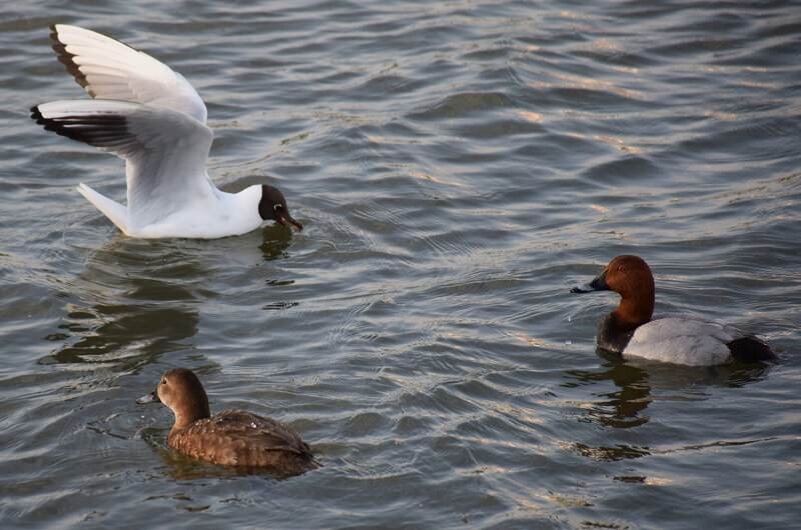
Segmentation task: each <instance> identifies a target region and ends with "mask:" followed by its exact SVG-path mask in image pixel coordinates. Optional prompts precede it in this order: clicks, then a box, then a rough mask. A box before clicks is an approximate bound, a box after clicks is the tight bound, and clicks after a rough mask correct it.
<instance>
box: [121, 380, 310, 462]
mask: <svg viewBox="0 0 801 530" xmlns="http://www.w3.org/2000/svg"><path fill="white" fill-rule="evenodd" d="M136 402H137V403H140V404H142V403H163V404H164V405H166V406H167V407H168V408H169V409H170V410H172V412H173V414H174V415H175V424H174V425H173V426H172V429H170V434H169V435H168V436H167V445H169V446H170V447H171V448H172V449H175V450H176V451H179V452H181V453H183V454H185V455H188V456H190V457H192V458H197V459H199V460H205V461H207V462H211V463H213V464H221V465H225V466H236V467H241V468H262V469H264V470H265V471H271V472H274V473H277V474H281V475H297V474H300V473H303V472H305V471H308V470H310V469H314V468H316V467H319V464H318V463H317V462H316V461H315V460H314V457H313V456H312V453H311V450H310V449H309V446H308V445H307V444H306V443H305V442H304V441H303V440H301V438H300V436H299V435H298V434H297V433H296V432H295V431H293V430H292V429H290V428H289V427H287V426H286V425H283V424H281V423H280V422H277V421H275V420H274V419H271V418H265V417H263V416H259V415H256V414H252V413H250V412H245V411H241V410H225V411H223V412H220V413H218V414H216V415H214V416H211V414H210V413H209V400H208V398H207V397H206V392H205V390H203V385H201V384H200V380H199V379H198V378H197V376H196V375H195V374H194V372H192V371H191V370H187V369H186V368H174V369H172V370H169V371H167V372H165V374H164V375H163V376H162V377H161V381H159V384H158V386H156V389H155V390H154V391H153V392H151V393H150V394H147V395H145V396H142V397H141V398H139V399H137V400H136Z"/></svg>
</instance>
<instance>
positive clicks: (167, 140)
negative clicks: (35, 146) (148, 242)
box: [31, 99, 217, 227]
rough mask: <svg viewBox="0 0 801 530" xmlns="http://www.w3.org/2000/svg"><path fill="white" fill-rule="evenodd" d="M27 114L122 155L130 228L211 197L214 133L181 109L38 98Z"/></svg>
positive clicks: (199, 204)
mask: <svg viewBox="0 0 801 530" xmlns="http://www.w3.org/2000/svg"><path fill="white" fill-rule="evenodd" d="M31 113H32V114H31V117H32V118H33V119H35V120H36V122H37V123H38V124H40V125H43V126H44V128H45V129H47V130H49V131H53V132H55V133H56V134H60V135H61V136H66V137H67V138H71V139H73V140H77V141H79V142H84V143H87V144H89V145H93V146H95V147H98V148H100V149H103V150H104V151H109V152H112V153H114V154H116V155H117V156H119V157H121V158H124V159H125V161H126V170H125V174H126V178H127V182H128V219H129V222H130V223H131V225H132V227H135V226H145V225H147V224H150V223H153V222H156V221H158V220H160V219H163V218H165V217H166V216H168V215H170V214H171V213H174V212H176V211H180V210H181V209H183V208H185V207H187V206H188V205H189V203H191V205H193V206H194V207H200V208H202V205H203V204H204V203H206V202H207V201H208V202H209V203H210V202H211V201H215V200H216V193H217V192H216V189H215V188H214V185H213V184H212V183H211V181H210V180H209V178H208V175H207V174H206V159H207V157H208V154H209V148H210V147H211V142H212V139H213V136H214V135H213V133H212V132H211V129H209V128H208V127H206V126H205V125H203V124H202V123H200V122H199V121H197V120H196V119H194V118H192V117H190V116H188V115H187V114H184V113H183V112H175V111H172V110H168V109H162V108H153V107H149V106H146V105H140V104H138V103H129V102H124V101H107V100H101V99H95V100H79V101H53V102H51V103H43V104H41V105H38V106H36V107H33V108H32V109H31Z"/></svg>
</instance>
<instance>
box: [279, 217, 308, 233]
mask: <svg viewBox="0 0 801 530" xmlns="http://www.w3.org/2000/svg"><path fill="white" fill-rule="evenodd" d="M278 224H280V225H282V226H288V225H290V224H291V225H292V226H294V227H295V228H297V229H298V232H300V231H301V230H303V225H302V224H300V223H299V222H297V221H295V220H294V219H292V217H291V216H289V215H281V216H279V217H278Z"/></svg>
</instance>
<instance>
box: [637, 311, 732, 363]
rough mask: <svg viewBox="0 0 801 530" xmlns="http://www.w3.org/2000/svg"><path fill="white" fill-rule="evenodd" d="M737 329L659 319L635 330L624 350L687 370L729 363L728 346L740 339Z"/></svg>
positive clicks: (695, 321)
mask: <svg viewBox="0 0 801 530" xmlns="http://www.w3.org/2000/svg"><path fill="white" fill-rule="evenodd" d="M741 336H742V333H740V332H739V331H738V330H737V329H735V328H733V327H731V326H724V325H721V324H717V323H715V322H707V321H703V320H695V319H690V318H679V317H671V318H661V319H657V320H652V321H651V322H648V323H647V324H643V325H642V326H640V327H638V328H637V330H636V331H635V332H634V335H633V336H632V337H631V340H630V341H629V343H628V345H627V346H626V348H625V349H624V350H623V356H624V357H629V356H632V357H641V358H645V359H651V360H654V361H662V362H668V363H676V364H686V365H690V366H711V365H715V364H722V363H725V362H727V361H728V360H730V357H731V352H730V351H729V348H728V346H726V344H727V343H729V342H731V341H733V340H734V339H736V338H738V337H741Z"/></svg>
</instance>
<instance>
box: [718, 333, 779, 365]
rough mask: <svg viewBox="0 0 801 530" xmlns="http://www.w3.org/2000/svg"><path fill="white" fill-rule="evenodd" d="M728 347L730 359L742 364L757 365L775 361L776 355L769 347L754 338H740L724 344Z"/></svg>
mask: <svg viewBox="0 0 801 530" xmlns="http://www.w3.org/2000/svg"><path fill="white" fill-rule="evenodd" d="M726 346H728V347H729V351H730V352H731V355H732V357H734V359H735V360H737V361H740V362H743V363H759V362H765V361H775V360H776V354H775V353H773V350H771V349H770V346H768V345H767V344H765V343H764V342H762V341H761V340H759V339H758V338H756V337H751V336H748V337H740V338H739V339H734V340H733V341H731V342H729V343H728V344H726Z"/></svg>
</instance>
